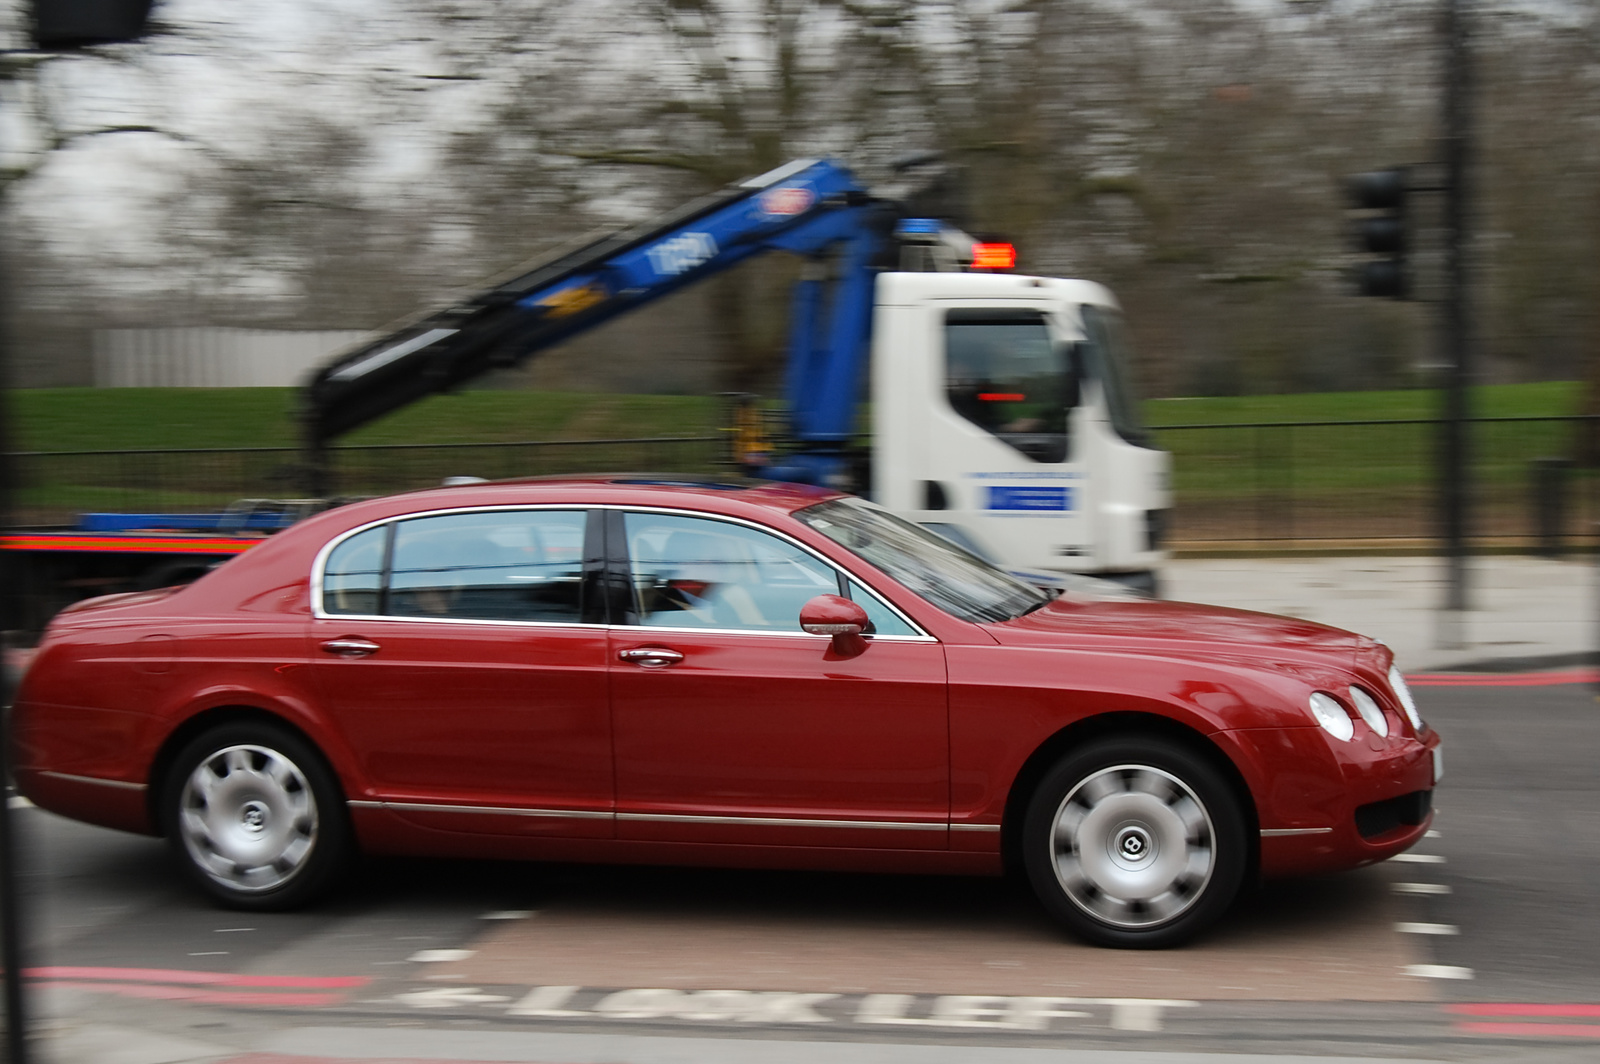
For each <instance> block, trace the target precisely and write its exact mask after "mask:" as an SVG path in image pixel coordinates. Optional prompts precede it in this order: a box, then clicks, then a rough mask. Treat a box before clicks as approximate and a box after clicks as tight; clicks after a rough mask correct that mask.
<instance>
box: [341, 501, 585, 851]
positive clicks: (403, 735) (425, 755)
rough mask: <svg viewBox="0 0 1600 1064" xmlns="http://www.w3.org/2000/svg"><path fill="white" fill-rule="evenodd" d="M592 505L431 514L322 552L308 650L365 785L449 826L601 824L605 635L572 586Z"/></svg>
mask: <svg viewBox="0 0 1600 1064" xmlns="http://www.w3.org/2000/svg"><path fill="white" fill-rule="evenodd" d="M596 520H597V521H598V517H597V518H596ZM586 521H587V515H586V513H585V512H584V511H582V510H479V511H465V512H455V513H445V514H433V515H427V516H420V517H415V518H409V519H406V520H400V521H394V522H390V523H387V524H384V525H379V526H376V527H374V528H370V529H367V530H366V531H364V532H360V533H358V534H357V535H355V536H353V537H351V538H349V539H347V540H345V541H344V542H343V543H341V544H339V545H338V546H337V547H336V548H335V549H334V550H333V551H332V552H330V554H329V556H328V559H327V562H326V564H325V567H324V571H323V574H322V581H321V602H320V608H319V610H318V616H317V618H316V619H315V620H314V621H313V622H312V643H311V652H312V655H313V660H314V662H315V664H314V666H313V668H314V669H315V681H316V684H317V688H318V690H319V692H320V695H321V698H322V701H323V704H324V707H325V708H326V710H327V712H328V713H329V714H330V715H332V716H334V717H335V718H336V719H337V721H338V724H339V727H340V729H341V730H342V731H343V732H344V733H345V734H347V735H348V736H349V738H350V742H351V745H352V747H353V748H354V749H356V750H358V751H361V753H362V756H363V764H362V772H363V775H364V776H365V777H366V779H367V780H368V782H369V783H370V785H371V786H372V788H373V789H374V791H375V793H374V794H371V795H368V796H359V797H362V798H366V799H368V800H378V801H382V802H383V803H384V804H385V805H386V806H388V807H389V808H390V809H391V810H392V811H393V812H394V813H395V814H396V815H399V816H403V817H405V818H406V819H408V820H410V821H412V822H413V823H417V824H421V825H424V826H427V827H430V828H434V829H437V830H443V831H457V832H469V833H487V834H501V835H562V836H569V837H570V836H578V837H609V836H610V835H611V833H612V832H611V828H612V824H611V797H612V776H611V730H610V717H609V709H608V707H607V703H606V697H607V695H606V680H607V676H606V656H607V638H606V630H605V626H604V625H603V624H600V623H597V622H599V621H600V620H602V619H603V617H602V615H600V614H599V613H597V612H595V610H597V609H598V604H597V603H586V602H585V601H584V600H585V598H586V597H588V582H587V581H586V580H585V577H584V572H585V557H584V555H585V549H584V544H585V527H586ZM593 542H594V543H595V544H596V548H595V553H596V554H598V546H597V545H598V542H599V537H598V535H596V536H595V537H594V538H593ZM586 610H588V611H589V612H587V613H586ZM351 797H352V798H358V796H356V795H352V796H351Z"/></svg>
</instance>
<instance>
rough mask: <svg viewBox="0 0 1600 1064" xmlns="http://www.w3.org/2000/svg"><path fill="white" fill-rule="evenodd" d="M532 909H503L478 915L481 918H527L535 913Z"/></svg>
mask: <svg viewBox="0 0 1600 1064" xmlns="http://www.w3.org/2000/svg"><path fill="white" fill-rule="evenodd" d="M533 912H534V911H533V910H532V909H501V910H500V911H499V912H492V913H484V914H483V915H482V916H480V917H478V919H480V920H526V919H527V918H528V917H530V916H532V915H533Z"/></svg>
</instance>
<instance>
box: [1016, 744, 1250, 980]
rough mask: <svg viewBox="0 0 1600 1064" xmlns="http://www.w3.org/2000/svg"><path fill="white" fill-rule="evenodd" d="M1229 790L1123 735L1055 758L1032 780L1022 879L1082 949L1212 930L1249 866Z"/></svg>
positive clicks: (1183, 761)
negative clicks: (1085, 943) (1040, 776)
mask: <svg viewBox="0 0 1600 1064" xmlns="http://www.w3.org/2000/svg"><path fill="white" fill-rule="evenodd" d="M1245 824H1246V820H1245V816H1244V813H1243V810H1242V809H1241V808H1240V804H1239V799H1238V798H1237V797H1236V795H1235V793H1234V791H1233V788H1232V787H1230V786H1229V785H1228V781H1227V780H1226V779H1224V778H1223V776H1222V774H1221V773H1220V772H1219V771H1218V770H1217V769H1216V768H1215V767H1213V766H1212V765H1211V763H1210V762H1209V761H1207V760H1206V759H1205V758H1204V757H1202V756H1201V755H1199V754H1197V753H1195V752H1194V751H1192V750H1190V749H1188V748H1186V747H1184V746H1183V745H1181V744H1179V743H1175V742H1172V741H1169V740H1164V739H1159V738H1140V737H1135V736H1126V737H1119V738H1106V739H1100V740H1096V741H1094V742H1092V743H1090V744H1088V745H1086V746H1084V747H1082V748H1081V749H1078V750H1075V751H1073V752H1072V753H1070V754H1068V755H1067V756H1065V757H1063V758H1062V759H1061V761H1059V762H1058V763H1057V764H1056V766H1055V767H1054V768H1052V769H1051V770H1050V771H1049V772H1048V773H1047V774H1046V775H1045V777H1044V779H1043V780H1041V781H1040V783H1039V786H1038V788H1037V789H1036V790H1035V791H1034V794H1033V797H1032V799H1031V800H1030V801H1029V803H1028V812H1027V817H1026V819H1025V820H1024V822H1023V828H1022V847H1023V852H1022V858H1023V866H1024V867H1025V868H1026V870H1027V874H1028V881H1029V883H1030V884H1031V885H1032V886H1033V890H1034V893H1035V894H1037V895H1038V897H1039V900H1040V901H1041V902H1042V903H1043V904H1044V907H1045V908H1046V909H1048V910H1049V911H1050V914H1051V915H1052V916H1054V917H1055V918H1056V919H1057V920H1058V921H1060V922H1061V923H1062V924H1064V925H1065V926H1066V927H1067V928H1068V929H1069V930H1070V931H1072V932H1073V933H1074V934H1076V935H1078V936H1079V937H1080V938H1083V939H1085V940H1087V941H1089V942H1091V943H1094V944H1096V945H1100V946H1114V947H1119V948H1123V949H1164V948H1166V947H1169V946H1176V945H1179V944H1181V943H1183V942H1186V941H1188V940H1189V939H1191V938H1193V937H1194V936H1195V935H1197V934H1199V933H1200V932H1201V931H1204V930H1205V929H1206V928H1207V927H1209V926H1211V925H1212V924H1213V923H1215V922H1216V920H1217V919H1218V918H1219V917H1220V916H1221V915H1222V914H1223V913H1224V912H1225V911H1226V910H1227V908H1228V906H1229V905H1230V904H1231V903H1232V902H1233V900H1234V898H1235V897H1237V896H1238V893H1239V887H1240V884H1241V882H1242V881H1243V879H1244V873H1245V868H1246V866H1247V864H1248V862H1249V848H1248V840H1247V836H1246V831H1245Z"/></svg>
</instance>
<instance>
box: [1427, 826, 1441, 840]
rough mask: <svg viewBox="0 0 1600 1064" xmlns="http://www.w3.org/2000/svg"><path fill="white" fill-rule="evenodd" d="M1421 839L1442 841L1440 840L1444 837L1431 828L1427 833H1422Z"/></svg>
mask: <svg viewBox="0 0 1600 1064" xmlns="http://www.w3.org/2000/svg"><path fill="white" fill-rule="evenodd" d="M1422 837H1423V838H1425V839H1442V838H1444V835H1443V834H1442V833H1440V832H1438V831H1435V830H1433V829H1432V828H1429V829H1428V830H1427V831H1424V832H1423V833H1422Z"/></svg>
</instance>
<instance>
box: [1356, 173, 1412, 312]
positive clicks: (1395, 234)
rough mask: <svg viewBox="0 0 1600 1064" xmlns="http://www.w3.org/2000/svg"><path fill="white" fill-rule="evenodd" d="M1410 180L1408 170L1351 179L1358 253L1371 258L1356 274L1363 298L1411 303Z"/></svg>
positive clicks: (1358, 291) (1361, 175)
mask: <svg viewBox="0 0 1600 1064" xmlns="http://www.w3.org/2000/svg"><path fill="white" fill-rule="evenodd" d="M1410 179H1411V174H1410V171H1409V169H1408V168H1407V167H1404V166H1396V167H1393V168H1391V169H1388V170H1373V171H1371V172H1370V173H1365V174H1356V175H1355V176H1354V177H1352V178H1350V179H1349V184H1348V186H1347V188H1348V192H1349V196H1350V206H1351V209H1352V210H1353V211H1354V212H1356V217H1355V219H1354V225H1353V228H1352V236H1353V237H1354V238H1355V244H1356V249H1357V250H1358V251H1360V252H1362V253H1363V254H1365V255H1368V256H1370V257H1369V258H1368V259H1367V261H1365V262H1363V263H1361V264H1360V265H1359V266H1357V267H1356V268H1355V271H1354V280H1355V284H1356V292H1357V294H1359V295H1363V296H1385V297H1387V298H1389V299H1407V298H1409V297H1410V295H1411V277H1410V273H1409V270H1408V269H1407V264H1406V252H1407V250H1408V244H1409V243H1410V233H1409V232H1408V229H1409V226H1408V224H1407V219H1406V194H1407V192H1408V191H1409V190H1410V183H1411V180H1410Z"/></svg>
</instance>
